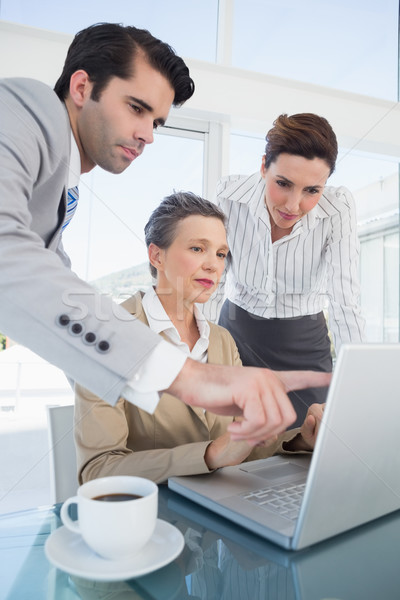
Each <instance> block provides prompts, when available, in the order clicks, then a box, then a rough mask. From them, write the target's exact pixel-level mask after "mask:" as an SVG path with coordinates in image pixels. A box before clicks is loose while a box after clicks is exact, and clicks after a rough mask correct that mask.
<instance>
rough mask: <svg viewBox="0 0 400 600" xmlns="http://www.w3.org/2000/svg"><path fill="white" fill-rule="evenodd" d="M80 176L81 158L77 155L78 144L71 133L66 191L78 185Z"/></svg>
mask: <svg viewBox="0 0 400 600" xmlns="http://www.w3.org/2000/svg"><path fill="white" fill-rule="evenodd" d="M80 176H81V157H80V154H79V148H78V144H77V143H76V141H75V138H74V134H73V133H72V131H71V154H70V158H69V171H68V189H69V188H72V187H74V186H76V185H78V183H79V178H80Z"/></svg>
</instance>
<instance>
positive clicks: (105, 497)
mask: <svg viewBox="0 0 400 600" xmlns="http://www.w3.org/2000/svg"><path fill="white" fill-rule="evenodd" d="M138 498H143V496H138V495H137V494H126V493H124V494H102V495H101V496H95V497H94V498H93V500H100V501H101V502H125V501H126V500H137V499H138Z"/></svg>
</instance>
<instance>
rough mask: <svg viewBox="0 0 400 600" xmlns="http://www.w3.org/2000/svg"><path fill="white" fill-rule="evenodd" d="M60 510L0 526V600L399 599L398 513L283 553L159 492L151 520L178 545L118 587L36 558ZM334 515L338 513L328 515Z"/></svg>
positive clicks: (13, 518) (17, 516)
mask: <svg viewBox="0 0 400 600" xmlns="http://www.w3.org/2000/svg"><path fill="white" fill-rule="evenodd" d="M59 510H60V505H55V506H52V507H46V508H38V509H35V510H28V511H22V512H18V513H11V514H7V515H3V516H1V517H0V598H1V600H25V599H26V600H78V599H84V600H98V599H102V600H134V599H135V600H173V599H175V600H181V599H185V598H191V599H196V600H214V599H215V600H261V599H262V600H266V599H267V600H322V599H324V600H325V599H326V600H328V599H329V600H333V599H334V600H353V599H354V600H369V599H371V600H377V599H382V600H391V599H396V600H398V599H399V598H400V511H398V512H396V513H393V514H392V515H389V516H387V517H384V518H382V519H379V520H378V521H374V522H373V523H370V524H368V525H365V526H363V527H359V528H357V529H355V530H353V531H352V532H349V533H346V534H342V535H340V536H337V537H336V538H332V539H331V540H329V541H327V542H323V543H321V544H318V545H316V546H313V547H312V548H309V549H306V550H301V551H299V552H290V551H284V550H281V549H280V548H278V547H277V546H275V545H273V544H270V543H268V542H265V541H264V540H262V539H261V538H259V537H258V536H256V535H253V534H251V533H248V532H247V531H246V530H244V529H242V528H241V527H236V526H234V525H233V524H231V523H230V522H229V521H227V520H225V519H223V518H221V517H218V516H216V515H214V514H213V513H211V512H209V511H208V510H206V509H203V508H201V507H199V506H197V505H195V504H193V503H191V502H190V501H188V500H185V499H183V498H181V497H180V496H178V495H177V494H175V493H174V492H171V491H170V490H168V489H167V488H166V487H164V486H160V500H159V518H161V519H164V520H166V521H168V522H170V523H172V524H174V525H175V526H176V527H178V529H180V531H181V532H182V533H183V535H184V537H185V542H186V544H185V548H184V550H183V552H182V554H181V555H180V556H179V557H178V558H177V559H176V560H175V561H173V562H172V563H171V564H169V565H168V566H166V567H164V568H162V569H160V570H158V571H155V572H153V573H151V574H149V575H145V576H143V577H139V578H137V579H131V580H128V581H123V582H107V583H105V582H96V581H90V580H86V579H82V578H79V577H75V576H71V575H68V574H66V573H64V572H63V571H61V570H59V569H56V568H55V567H53V566H52V565H51V564H50V563H49V562H48V560H47V559H46V556H45V553H44V543H45V541H46V539H47V537H48V536H49V535H50V534H51V532H52V531H54V530H55V529H56V528H57V527H60V526H61V522H60V519H59ZM338 510H340V507H338Z"/></svg>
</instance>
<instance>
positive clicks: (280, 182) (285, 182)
mask: <svg viewBox="0 0 400 600" xmlns="http://www.w3.org/2000/svg"><path fill="white" fill-rule="evenodd" d="M276 183H277V184H278V185H279V187H286V186H287V181H282V179H277V181H276Z"/></svg>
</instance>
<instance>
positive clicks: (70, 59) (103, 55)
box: [54, 23, 194, 106]
mask: <svg viewBox="0 0 400 600" xmlns="http://www.w3.org/2000/svg"><path fill="white" fill-rule="evenodd" d="M140 51H141V52H142V53H143V54H144V56H145V58H146V59H147V60H148V62H149V64H150V65H151V66H152V67H153V68H154V69H156V70H157V71H158V72H159V73H161V74H162V75H163V76H164V77H165V78H166V79H167V80H168V81H169V83H170V84H171V86H172V88H173V89H174V90H175V96H174V101H173V105H174V106H180V105H181V104H183V103H184V102H185V101H186V100H188V98H190V97H191V96H192V94H193V92H194V82H193V80H192V79H191V77H190V75H189V69H188V68H187V66H186V64H185V63H184V61H183V60H182V58H180V57H179V56H177V55H176V54H175V51H174V50H173V49H172V48H171V46H169V45H168V44H165V43H164V42H161V41H160V40H158V39H157V38H155V37H153V36H152V35H151V33H149V32H148V31H147V30H146V29H137V28H136V27H131V26H126V27H125V26H123V25H120V24H118V23H97V24H95V25H91V26H90V27H87V28H86V29H82V31H80V32H79V33H77V34H76V36H75V37H74V39H73V41H72V43H71V45H70V47H69V50H68V53H67V58H66V59H65V64H64V68H63V72H62V73H61V76H60V77H59V79H58V81H57V83H56V85H55V86H54V91H55V92H56V94H57V96H58V97H59V98H60V100H65V98H66V97H67V96H68V93H69V84H70V79H71V76H72V74H73V73H75V71H79V70H80V69H82V70H83V71H86V73H87V74H88V75H89V77H90V80H91V81H92V83H93V89H92V94H91V98H92V100H96V101H97V100H99V98H100V95H101V93H102V91H103V90H104V89H105V88H106V87H107V84H108V82H109V81H110V79H111V78H112V77H119V78H120V79H129V78H130V77H132V76H133V75H134V72H133V71H134V61H133V59H134V58H135V56H136V55H137V54H138V52H140Z"/></svg>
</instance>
